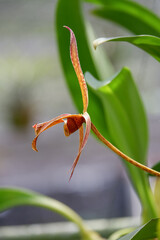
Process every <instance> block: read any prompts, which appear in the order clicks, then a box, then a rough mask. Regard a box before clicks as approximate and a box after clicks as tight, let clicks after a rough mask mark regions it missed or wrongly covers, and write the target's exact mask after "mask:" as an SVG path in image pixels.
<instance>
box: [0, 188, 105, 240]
mask: <svg viewBox="0 0 160 240" xmlns="http://www.w3.org/2000/svg"><path fill="white" fill-rule="evenodd" d="M21 205H32V206H37V207H42V208H46V209H49V210H51V211H53V212H57V213H58V214H60V215H62V216H63V217H65V218H67V219H68V220H69V221H72V222H74V223H75V224H76V225H77V226H78V227H79V230H80V232H81V234H82V236H83V239H85V240H94V239H99V240H100V239H101V238H100V237H99V236H98V235H97V234H96V233H94V232H92V231H90V230H88V229H87V227H86V226H85V225H84V223H83V221H82V219H81V218H80V216H79V215H78V214H77V213H76V212H74V211H73V210H72V209H71V208H69V207H68V206H66V205H65V204H63V203H61V202H59V201H57V200H55V199H52V198H49V197H46V196H44V195H41V194H38V193H35V192H32V191H28V190H24V189H14V188H0V212H2V211H5V210H7V209H9V208H12V207H17V206H21Z"/></svg>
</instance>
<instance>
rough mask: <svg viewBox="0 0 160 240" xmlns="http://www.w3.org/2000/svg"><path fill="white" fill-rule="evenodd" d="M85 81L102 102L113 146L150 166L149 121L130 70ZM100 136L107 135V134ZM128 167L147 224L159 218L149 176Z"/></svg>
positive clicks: (87, 78)
mask: <svg viewBox="0 0 160 240" xmlns="http://www.w3.org/2000/svg"><path fill="white" fill-rule="evenodd" d="M85 78H86V81H87V83H88V86H89V87H90V88H91V89H92V91H93V92H94V93H95V94H97V95H98V96H99V98H100V99H101V101H102V107H103V109H104V115H101V116H100V117H101V118H104V119H105V123H106V128H107V130H108V131H109V136H110V138H111V140H110V141H111V142H112V144H114V145H115V146H117V147H118V148H119V149H120V150H121V151H122V152H124V153H125V154H127V155H129V156H130V157H132V158H134V159H135V160H136V161H138V162H141V163H142V164H146V155H147V149H148V126H147V119H146V114H145V111H144V107H143V104H142V101H141V98H140V96H139V93H138V90H137V88H136V86H135V83H134V80H133V77H132V75H131V73H130V70H129V69H128V68H126V67H125V68H123V69H122V70H121V71H120V72H118V73H117V74H115V75H114V76H113V77H112V78H110V79H107V80H106V81H103V82H100V81H97V80H96V79H95V78H94V77H93V76H92V75H91V74H89V73H86V74H85ZM93 104H94V103H93ZM95 114H96V112H95ZM100 132H101V134H102V135H103V130H102V131H100ZM124 163H125V165H126V167H127V169H128V172H129V175H130V178H131V181H132V183H133V185H134V187H135V189H136V191H137V193H138V195H139V197H140V199H141V203H142V207H143V213H144V218H145V221H146V220H149V219H150V218H153V217H156V216H157V215H156V210H155V206H154V201H153V196H152V192H151V190H150V187H149V183H148V179H147V175H146V174H145V173H144V172H143V171H142V170H140V169H138V168H136V167H134V166H132V165H131V164H129V163H127V162H124Z"/></svg>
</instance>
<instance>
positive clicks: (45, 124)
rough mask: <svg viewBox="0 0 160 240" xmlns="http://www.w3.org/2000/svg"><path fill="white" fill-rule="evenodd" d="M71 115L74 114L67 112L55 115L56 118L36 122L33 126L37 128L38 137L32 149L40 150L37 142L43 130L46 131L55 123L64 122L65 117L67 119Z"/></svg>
mask: <svg viewBox="0 0 160 240" xmlns="http://www.w3.org/2000/svg"><path fill="white" fill-rule="evenodd" d="M69 116H73V115H72V114H68V113H66V114H62V115H60V116H58V117H55V118H53V119H51V120H50V121H47V122H43V123H38V124H35V125H34V126H33V128H34V129H35V135H36V137H35V138H34V140H33V142H32V149H33V150H35V151H36V152H38V150H37V147H36V143H37V138H38V137H39V135H40V134H41V133H42V132H44V131H45V130H47V129H48V128H50V127H53V126H54V125H56V124H58V123H61V122H64V120H63V119H65V118H67V117H69Z"/></svg>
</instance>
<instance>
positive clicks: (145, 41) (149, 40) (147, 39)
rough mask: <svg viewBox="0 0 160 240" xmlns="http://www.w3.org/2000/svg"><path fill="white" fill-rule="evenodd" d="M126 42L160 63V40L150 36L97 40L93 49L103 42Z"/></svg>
mask: <svg viewBox="0 0 160 240" xmlns="http://www.w3.org/2000/svg"><path fill="white" fill-rule="evenodd" d="M121 41H122V42H128V43H131V44H133V45H135V46H136V47H138V48H140V49H142V50H144V51H146V52H147V53H149V54H150V55H151V56H152V57H154V58H155V59H157V60H158V61H159V62H160V38H158V37H155V36H150V35H139V36H133V37H128V36H125V37H115V38H98V39H96V40H95V41H94V47H95V48H96V47H97V46H99V45H100V44H102V43H105V42H121Z"/></svg>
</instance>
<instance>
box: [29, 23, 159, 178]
mask: <svg viewBox="0 0 160 240" xmlns="http://www.w3.org/2000/svg"><path fill="white" fill-rule="evenodd" d="M64 27H65V28H67V29H68V30H69V31H70V57H71V61H72V64H73V67H74V70H75V72H76V75H77V78H78V81H79V85H80V89H81V93H82V99H83V114H62V115H60V116H58V117H56V118H53V119H51V120H49V121H47V122H43V123H38V124H35V125H33V128H34V129H35V135H36V137H35V138H34V140H33V142H32V148H33V150H35V151H38V150H37V147H36V143H37V139H38V137H39V135H40V134H41V133H42V132H44V131H45V130H47V129H48V128H50V127H52V126H54V125H56V124H58V123H61V122H63V123H64V134H65V136H67V137H68V136H69V135H70V134H72V133H74V132H75V131H77V130H79V151H78V154H77V156H76V159H75V160H74V162H73V165H72V167H71V175H70V179H71V178H72V175H73V172H74V170H75V167H76V165H77V163H78V160H79V158H80V155H81V152H82V150H83V148H84V147H85V145H86V143H87V140H88V137H89V133H90V129H92V131H93V132H94V133H95V135H96V136H97V137H98V138H99V140H100V141H102V142H103V143H104V144H105V145H106V146H107V147H109V148H110V149H111V150H112V151H114V152H115V153H116V154H117V155H119V156H120V157H122V158H123V159H124V160H126V161H128V162H129V163H131V164H133V165H135V166H136V167H138V168H141V169H142V170H144V171H146V172H148V173H150V174H152V175H155V176H159V177H160V172H158V171H156V170H153V169H151V168H149V167H147V166H145V165H143V164H141V163H139V162H137V161H135V160H134V159H132V158H130V157H129V156H127V155H126V154H124V153H123V152H121V151H120V150H119V149H118V148H116V147H115V146H114V145H113V144H111V143H110V142H109V141H108V140H107V139H106V138H104V137H103V136H102V135H101V133H100V132H99V131H98V129H97V128H96V127H95V125H94V124H93V123H92V122H91V119H90V116H89V114H88V113H87V107H88V90H87V85H86V82H85V78H84V75H83V72H82V69H81V66H80V61H79V57H78V50H77V43H76V38H75V35H74V33H73V31H72V30H71V29H70V28H69V27H67V26H64ZM83 123H86V130H85V135H84V136H83Z"/></svg>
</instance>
